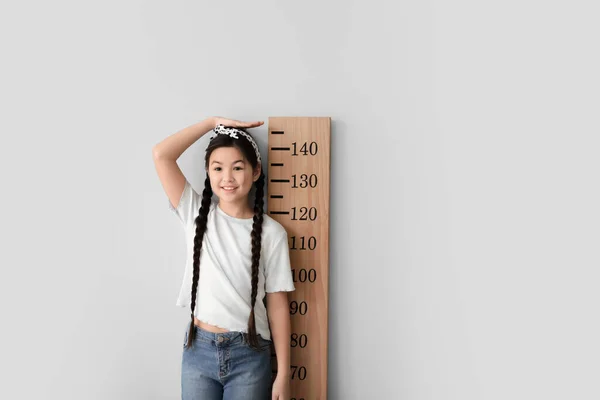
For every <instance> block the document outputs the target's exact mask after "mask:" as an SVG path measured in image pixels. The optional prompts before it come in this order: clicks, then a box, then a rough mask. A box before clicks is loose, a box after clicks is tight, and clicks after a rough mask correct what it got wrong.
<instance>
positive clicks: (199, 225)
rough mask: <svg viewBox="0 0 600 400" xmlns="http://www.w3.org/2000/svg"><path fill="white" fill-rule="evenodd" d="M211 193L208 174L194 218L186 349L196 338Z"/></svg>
mask: <svg viewBox="0 0 600 400" xmlns="http://www.w3.org/2000/svg"><path fill="white" fill-rule="evenodd" d="M212 195H213V191H212V188H211V187H210V178H209V177H208V172H207V173H206V180H205V181H204V191H202V205H201V206H200V210H199V213H198V216H197V217H196V220H195V222H196V236H194V275H193V278H192V304H191V308H192V313H191V318H192V321H191V322H190V329H189V333H188V340H187V345H186V348H189V347H191V346H192V343H193V342H194V339H195V337H196V329H194V309H195V308H196V292H197V291H198V278H199V277H200V250H202V239H203V238H204V232H206V221H207V217H208V211H209V209H210V202H211V199H212Z"/></svg>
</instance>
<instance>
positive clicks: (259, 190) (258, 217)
mask: <svg viewBox="0 0 600 400" xmlns="http://www.w3.org/2000/svg"><path fill="white" fill-rule="evenodd" d="M264 185H265V175H264V174H263V173H262V171H261V173H260V177H259V178H258V180H257V181H256V198H255V200H254V217H253V220H254V223H253V224H252V233H251V237H252V296H251V299H250V304H251V309H250V318H249V319H248V339H249V340H248V341H249V344H250V346H251V347H254V348H258V338H257V335H256V321H255V319H254V305H255V304H256V295H257V291H258V266H259V264H260V249H261V236H262V224H263V206H264V197H263V196H264Z"/></svg>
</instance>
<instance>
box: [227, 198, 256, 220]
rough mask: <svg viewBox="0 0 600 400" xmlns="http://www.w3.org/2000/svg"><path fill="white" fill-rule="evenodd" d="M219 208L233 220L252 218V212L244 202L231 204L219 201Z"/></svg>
mask: <svg viewBox="0 0 600 400" xmlns="http://www.w3.org/2000/svg"><path fill="white" fill-rule="evenodd" d="M219 207H220V208H221V210H223V212H225V214H227V215H229V216H232V217H234V218H252V217H253V216H254V211H252V209H251V208H250V206H249V205H248V203H247V202H244V201H242V202H238V203H231V202H225V201H221V200H219Z"/></svg>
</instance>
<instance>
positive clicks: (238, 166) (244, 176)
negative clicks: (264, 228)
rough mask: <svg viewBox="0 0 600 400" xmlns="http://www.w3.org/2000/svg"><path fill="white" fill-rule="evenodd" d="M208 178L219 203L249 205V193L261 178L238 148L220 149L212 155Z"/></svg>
mask: <svg viewBox="0 0 600 400" xmlns="http://www.w3.org/2000/svg"><path fill="white" fill-rule="evenodd" d="M208 176H209V178H210V186H211V187H212V190H213V193H215V194H216V195H217V197H218V198H219V201H223V202H226V203H232V204H246V205H247V204H248V193H249V192H250V189H252V185H253V183H254V182H255V181H256V180H257V179H258V177H259V176H260V166H259V167H258V168H257V170H256V171H253V170H252V165H251V164H250V163H249V162H248V160H247V159H246V158H245V157H244V155H243V154H242V152H241V151H240V150H239V149H238V148H237V147H219V148H217V149H215V150H213V152H212V153H211V155H210V159H209V161H208Z"/></svg>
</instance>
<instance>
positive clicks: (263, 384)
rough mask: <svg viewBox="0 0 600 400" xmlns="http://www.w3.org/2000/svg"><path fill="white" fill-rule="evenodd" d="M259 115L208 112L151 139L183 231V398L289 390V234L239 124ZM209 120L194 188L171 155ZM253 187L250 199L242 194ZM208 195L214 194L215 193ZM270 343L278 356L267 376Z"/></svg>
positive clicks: (275, 395) (237, 399)
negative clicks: (201, 173) (199, 184)
mask: <svg viewBox="0 0 600 400" xmlns="http://www.w3.org/2000/svg"><path fill="white" fill-rule="evenodd" d="M262 124H263V121H256V122H242V121H236V120H230V119H226V118H220V117H211V118H207V119H205V120H204V121H201V122H199V123H197V124H194V125H191V126H189V127H187V128H184V129H182V130H181V131H179V132H177V133H175V134H174V135H171V136H169V137H167V138H166V139H164V140H163V141H162V142H160V143H158V144H157V145H156V146H154V148H153V156H154V164H155V166H156V171H157V173H158V177H159V179H160V181H161V184H162V186H163V188H164V190H165V192H166V194H167V196H168V198H169V208H170V210H171V211H173V212H174V213H175V215H177V217H178V218H179V220H180V221H181V222H182V224H183V226H184V229H185V232H186V241H187V263H186V268H185V273H184V279H183V284H182V286H181V290H180V292H179V298H178V300H177V305H178V306H181V307H187V306H188V305H189V306H190V308H191V321H190V324H189V325H187V326H186V330H185V335H184V340H183V355H182V364H181V366H182V368H181V396H182V399H184V400H186V399H203V400H212V399H225V400H228V399H230V400H231V399H233V400H244V399H248V400H250V399H252V400H255V399H260V400H262V399H279V400H288V399H289V380H290V372H289V371H290V346H289V338H290V330H291V328H290V314H289V308H288V307H289V305H288V300H287V293H286V292H288V291H293V290H295V287H294V283H293V279H292V272H291V267H290V259H289V248H288V240H287V233H286V231H285V229H284V228H283V226H281V224H279V223H278V222H277V221H275V220H274V219H272V218H271V217H269V216H268V215H266V214H263V203H264V199H263V195H264V183H265V175H264V173H263V171H262V166H261V157H260V152H259V150H258V146H257V145H256V142H255V141H254V139H253V138H252V136H250V134H248V132H246V130H245V129H244V128H253V127H257V126H260V125H262ZM212 129H214V132H215V133H216V135H214V136H213V137H212V138H211V140H210V142H209V144H208V147H207V149H206V155H205V158H204V167H205V170H206V180H205V182H204V191H203V192H202V195H201V196H200V195H199V194H198V193H197V192H196V191H195V190H194V189H193V188H192V187H191V186H190V183H189V181H188V180H187V179H186V178H185V176H184V175H183V173H182V172H181V170H180V169H179V166H178V165H177V162H176V160H177V159H178V158H179V156H180V155H181V154H182V153H183V152H184V151H185V150H186V149H187V148H188V147H189V146H191V145H192V144H193V143H194V142H196V140H198V139H199V138H200V137H202V136H203V135H204V134H206V133H207V132H209V131H210V130H212ZM253 187H255V189H256V193H255V200H254V207H253V208H251V207H250V204H249V200H248V194H249V192H250V190H251V189H252V188H253ZM213 194H215V195H216V196H217V197H218V201H212V196H213ZM265 294H266V305H265V302H264V298H265ZM271 333H272V335H273V336H272V339H271ZM271 343H273V344H274V347H275V352H276V353H277V363H278V364H277V370H278V372H277V377H276V379H275V381H274V382H273V381H272V378H271V376H272V374H271V351H270V349H271Z"/></svg>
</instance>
